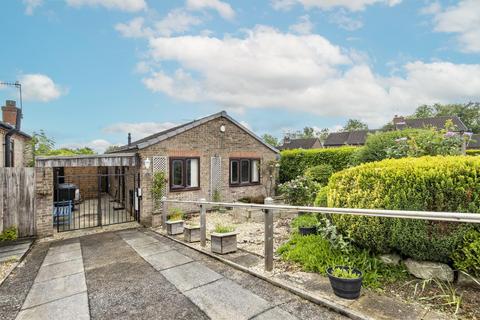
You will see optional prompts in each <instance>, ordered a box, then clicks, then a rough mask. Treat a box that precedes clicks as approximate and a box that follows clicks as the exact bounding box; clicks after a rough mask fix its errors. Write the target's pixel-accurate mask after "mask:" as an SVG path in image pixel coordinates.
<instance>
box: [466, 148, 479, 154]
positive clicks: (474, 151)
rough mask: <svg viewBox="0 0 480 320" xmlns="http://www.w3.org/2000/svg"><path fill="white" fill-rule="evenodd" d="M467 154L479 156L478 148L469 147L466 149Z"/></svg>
mask: <svg viewBox="0 0 480 320" xmlns="http://www.w3.org/2000/svg"><path fill="white" fill-rule="evenodd" d="M467 156H480V150H479V149H469V150H467Z"/></svg>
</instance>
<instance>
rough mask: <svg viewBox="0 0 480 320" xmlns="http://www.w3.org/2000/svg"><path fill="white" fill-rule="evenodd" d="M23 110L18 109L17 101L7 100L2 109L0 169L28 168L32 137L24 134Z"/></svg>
mask: <svg viewBox="0 0 480 320" xmlns="http://www.w3.org/2000/svg"><path fill="white" fill-rule="evenodd" d="M21 120H22V110H21V109H20V108H17V106H16V103H15V101H12V100H7V101H6V102H5V106H3V107H2V121H0V140H1V141H2V148H0V168H1V167H26V166H27V165H28V161H29V160H30V157H29V156H28V142H29V141H30V139H31V137H30V136H29V135H28V134H26V133H25V132H22V131H21V130H20V128H21Z"/></svg>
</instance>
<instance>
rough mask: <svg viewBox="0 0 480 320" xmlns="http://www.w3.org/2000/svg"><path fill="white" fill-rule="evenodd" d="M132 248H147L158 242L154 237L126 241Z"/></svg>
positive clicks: (140, 237) (141, 237)
mask: <svg viewBox="0 0 480 320" xmlns="http://www.w3.org/2000/svg"><path fill="white" fill-rule="evenodd" d="M125 241H126V242H127V243H128V244H129V245H130V246H131V247H132V248H140V247H144V246H147V245H149V244H151V243H155V242H158V240H156V239H155V238H152V237H148V236H145V235H143V236H139V237H137V238H133V239H129V240H125Z"/></svg>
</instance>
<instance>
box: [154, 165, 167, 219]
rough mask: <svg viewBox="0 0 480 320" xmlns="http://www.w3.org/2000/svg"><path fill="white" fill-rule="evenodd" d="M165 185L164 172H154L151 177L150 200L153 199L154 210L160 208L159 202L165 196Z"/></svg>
mask: <svg viewBox="0 0 480 320" xmlns="http://www.w3.org/2000/svg"><path fill="white" fill-rule="evenodd" d="M166 185H167V177H166V176H165V172H163V171H159V172H155V173H154V175H153V181H152V198H153V206H154V209H155V210H158V209H159V208H160V200H161V199H162V197H163V196H164V195H165V194H164V191H165V187H166Z"/></svg>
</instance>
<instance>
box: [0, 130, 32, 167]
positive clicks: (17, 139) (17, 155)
mask: <svg viewBox="0 0 480 320" xmlns="http://www.w3.org/2000/svg"><path fill="white" fill-rule="evenodd" d="M6 133H7V131H6V130H5V129H3V128H0V146H1V147H0V167H4V166H5V134H6ZM13 141H14V142H13V144H14V151H13V152H14V155H13V156H14V159H13V166H14V167H26V166H28V162H29V160H30V159H31V154H30V152H28V151H29V148H28V139H26V138H25V137H23V136H21V135H18V134H14V135H13Z"/></svg>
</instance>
